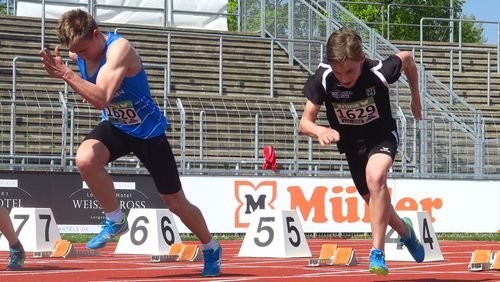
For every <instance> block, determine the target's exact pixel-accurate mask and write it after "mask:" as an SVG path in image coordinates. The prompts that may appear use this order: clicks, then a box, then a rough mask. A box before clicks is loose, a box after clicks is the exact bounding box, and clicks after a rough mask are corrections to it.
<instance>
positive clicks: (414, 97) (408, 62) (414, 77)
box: [396, 51, 422, 120]
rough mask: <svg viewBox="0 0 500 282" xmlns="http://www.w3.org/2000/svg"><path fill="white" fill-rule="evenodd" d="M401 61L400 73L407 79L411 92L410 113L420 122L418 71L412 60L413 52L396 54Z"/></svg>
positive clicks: (420, 105)
mask: <svg viewBox="0 0 500 282" xmlns="http://www.w3.org/2000/svg"><path fill="white" fill-rule="evenodd" d="M396 56H398V57H399V58H400V59H401V61H402V63H403V64H402V66H401V72H404V73H405V75H406V77H407V78H408V84H409V85H410V91H411V111H412V113H413V116H414V117H415V119H417V120H422V104H421V103H420V91H419V90H418V71H417V66H416V65H415V60H413V52H411V51H403V52H399V53H397V54H396Z"/></svg>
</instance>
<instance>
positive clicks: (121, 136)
mask: <svg viewBox="0 0 500 282" xmlns="http://www.w3.org/2000/svg"><path fill="white" fill-rule="evenodd" d="M131 138H132V137H130V136H128V135H127V134H125V133H123V132H121V131H120V130H119V129H118V128H116V127H114V126H113V125H112V124H111V122H109V121H103V122H101V123H99V124H98V125H97V127H96V128H94V129H93V130H92V131H91V132H90V133H89V134H88V135H87V137H85V139H84V140H83V142H82V144H81V145H80V147H79V148H78V152H80V153H81V154H83V153H86V154H101V153H102V152H100V151H98V150H97V149H106V150H104V151H107V154H106V153H105V155H106V157H104V156H102V155H100V158H102V159H104V163H107V162H112V161H114V160H116V159H118V158H119V157H121V156H123V155H126V154H128V153H129V152H130V151H131V150H130V148H129V143H130V139H131ZM101 145H102V146H104V148H102V147H101ZM101 151H102V150H101ZM77 158H78V153H77Z"/></svg>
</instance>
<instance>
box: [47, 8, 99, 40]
mask: <svg viewBox="0 0 500 282" xmlns="http://www.w3.org/2000/svg"><path fill="white" fill-rule="evenodd" d="M95 29H98V27H97V24H96V22H95V20H94V18H93V17H92V16H91V15H90V14H89V13H87V12H85V11H83V10H80V9H76V10H70V11H67V12H66V13H64V14H63V15H62V16H61V18H59V23H58V24H57V28H56V31H57V36H58V37H59V41H60V42H61V44H62V45H63V46H65V47H71V46H73V45H74V44H75V43H77V42H78V41H80V40H82V39H90V38H92V34H93V32H94V30H95Z"/></svg>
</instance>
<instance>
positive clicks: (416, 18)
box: [228, 0, 486, 43]
mask: <svg viewBox="0 0 500 282" xmlns="http://www.w3.org/2000/svg"><path fill="white" fill-rule="evenodd" d="M453 1H454V2H453V18H454V19H459V18H461V17H462V18H463V19H475V18H474V16H464V15H463V14H462V9H463V6H464V4H465V1H467V0H453ZM355 2H359V3H355ZM241 3H242V10H241V13H242V14H243V26H242V30H243V31H249V32H260V29H261V25H260V9H261V7H260V5H261V1H260V0H241ZM265 3H266V29H267V30H268V31H270V32H273V31H275V32H276V33H279V32H283V31H288V27H287V26H288V22H287V18H288V10H287V4H288V1H287V0H274V1H269V0H268V1H265ZM339 3H341V4H342V5H343V6H344V7H346V8H347V9H348V10H349V11H350V12H351V13H353V14H354V15H355V16H356V17H358V18H359V19H361V20H362V21H364V22H365V23H366V24H367V25H369V26H370V27H373V28H374V29H375V30H376V31H377V32H378V33H380V34H382V35H383V36H384V37H386V38H390V39H391V40H405V41H419V40H420V19H421V18H422V17H428V18H444V19H449V18H450V13H451V9H450V0H349V1H342V0H340V1H339ZM389 4H391V6H390V9H389V8H388V7H389V6H388V5H389ZM300 9H301V6H296V7H294V14H295V15H294V17H295V19H296V20H298V21H299V22H300V17H301V16H304V17H305V15H307V12H304V11H299V10H300ZM237 10H238V0H228V12H229V13H236V12H237ZM388 12H390V13H388ZM388 14H390V22H389V30H390V31H389V32H390V34H389V36H388V34H387V27H388V22H387V18H388ZM303 23H304V24H300V23H295V27H294V29H295V31H296V35H299V34H302V33H301V32H297V31H298V30H300V29H304V28H311V27H309V26H308V25H307V24H306V21H303ZM423 24H424V28H423V39H424V40H425V41H444V42H448V41H449V34H450V22H449V21H445V20H425V21H424V22H423ZM316 25H317V26H316V27H312V29H313V30H319V29H321V28H324V23H321V22H319V21H318V22H317V23H316ZM228 26H229V30H231V31H237V30H238V21H237V18H236V17H229V19H228ZM453 26H454V28H453V40H454V42H458V37H459V28H458V26H459V23H458V21H455V22H454V23H453ZM313 32H314V31H313ZM483 34H484V28H483V26H482V24H478V23H473V22H466V21H463V22H462V40H463V42H467V43H479V42H480V43H483V42H485V41H486V39H485V38H484V36H483ZM276 35H277V36H282V37H283V34H276ZM284 37H286V36H284ZM297 37H298V38H301V36H297Z"/></svg>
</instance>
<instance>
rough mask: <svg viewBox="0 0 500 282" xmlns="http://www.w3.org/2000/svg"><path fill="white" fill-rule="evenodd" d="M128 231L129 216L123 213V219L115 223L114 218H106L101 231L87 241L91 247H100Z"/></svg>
mask: <svg viewBox="0 0 500 282" xmlns="http://www.w3.org/2000/svg"><path fill="white" fill-rule="evenodd" d="M127 231H128V223H127V217H126V216H125V214H123V217H122V221H121V222H120V223H115V222H113V221H112V220H109V219H106V220H105V221H104V226H103V227H102V230H101V233H99V234H97V235H96V236H95V237H94V238H92V240H90V241H89V242H88V243H87V248H89V249H99V248H102V247H104V246H106V243H108V242H109V240H111V239H112V238H113V237H115V236H119V235H122V234H124V233H125V232H127Z"/></svg>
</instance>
